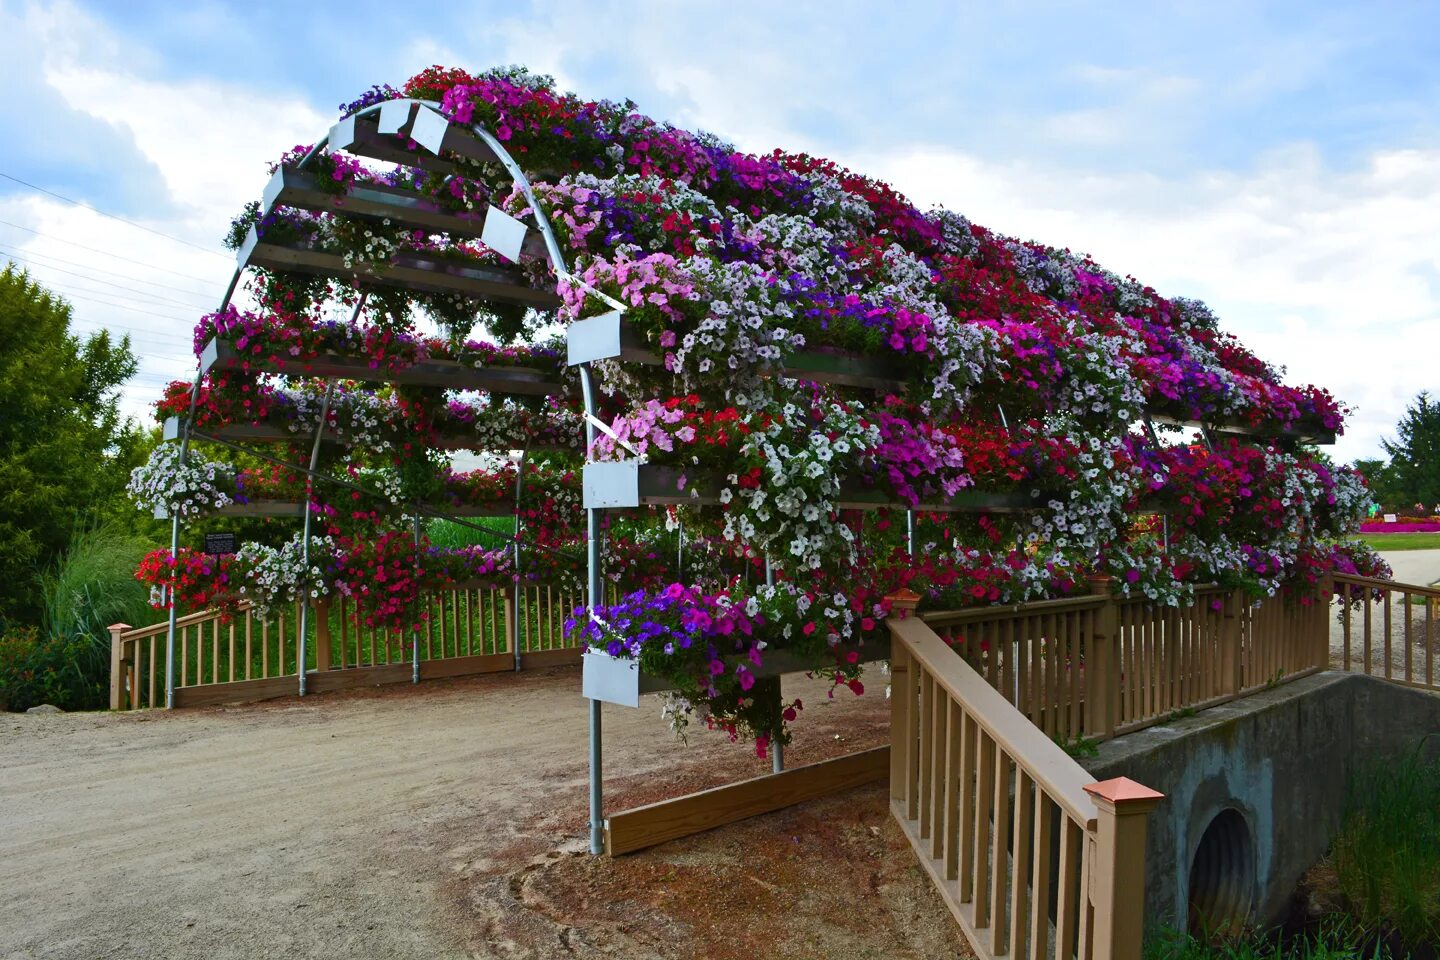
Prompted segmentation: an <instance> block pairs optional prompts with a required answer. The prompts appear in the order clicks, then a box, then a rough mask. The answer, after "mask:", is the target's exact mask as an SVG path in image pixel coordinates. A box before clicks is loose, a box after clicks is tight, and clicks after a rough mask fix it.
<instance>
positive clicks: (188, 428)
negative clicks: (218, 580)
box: [165, 97, 623, 806]
mask: <svg viewBox="0 0 1440 960" xmlns="http://www.w3.org/2000/svg"><path fill="white" fill-rule="evenodd" d="M397 103H403V104H406V105H409V106H410V107H411V115H412V116H413V115H414V113H415V111H416V110H420V109H426V110H431V111H434V112H435V113H437V114H438V115H440V116H442V117H444V115H443V114H440V112H439V111H438V110H436V109H435V104H434V103H433V102H431V101H425V100H418V99H414V98H409V97H405V98H396V99H394V100H387V101H383V102H381V103H375V104H371V105H370V106H368V107H363V108H361V109H360V110H357V111H355V112H354V113H353V114H350V115H349V117H363V116H368V115H371V114H374V113H378V112H379V111H380V110H382V109H383V108H384V107H385V106H386V104H397ZM346 119H348V117H347V118H346ZM445 119H446V122H447V124H449V123H453V121H450V120H449V118H445ZM469 130H470V132H471V133H472V134H474V135H475V136H476V137H478V138H479V139H480V140H481V141H482V142H484V143H485V145H486V146H487V147H489V148H490V150H491V151H492V152H493V153H494V154H495V156H496V158H497V159H499V161H500V163H501V165H502V166H503V167H504V168H505V170H506V172H507V173H509V174H510V177H511V179H512V180H513V181H514V183H515V185H516V186H518V187H519V188H520V190H521V192H522V193H523V194H524V195H525V199H526V201H527V202H528V203H529V205H530V210H531V213H532V215H533V217H534V220H535V226H536V229H538V230H539V231H540V235H541V237H542V239H543V240H544V243H545V250H546V254H547V256H548V257H549V260H550V266H551V269H552V270H553V271H554V273H555V277H556V282H557V285H558V284H559V283H560V282H562V281H568V282H571V283H575V284H578V285H579V286H580V287H581V288H582V289H584V290H586V291H587V292H588V293H590V294H592V295H595V296H598V297H600V298H601V299H603V300H604V301H605V302H606V303H607V304H608V305H610V306H611V307H613V308H616V309H623V304H621V303H619V302H618V301H616V300H614V299H612V298H611V297H608V296H606V295H605V294H603V293H601V292H600V291H598V290H595V289H594V288H592V287H590V286H589V285H588V284H586V283H584V282H583V281H582V280H580V278H578V277H576V276H574V275H573V274H572V273H571V272H570V269H569V266H568V265H567V264H566V262H565V258H564V255H563V254H562V253H561V250H560V245H559V242H558V241H557V240H556V239H555V233H554V230H553V229H552V228H551V226H550V221H549V218H548V217H546V215H545V211H544V208H543V207H541V205H540V203H539V201H538V199H537V198H536V196H535V191H534V189H533V188H532V187H531V185H530V180H529V178H528V177H527V176H526V175H525V173H524V171H523V170H521V169H520V166H519V164H517V163H516V162H515V160H514V158H513V157H511V156H510V153H509V151H508V150H506V149H505V147H504V145H503V144H502V143H501V142H500V141H499V140H497V139H496V138H495V137H494V136H492V135H491V134H490V132H489V131H488V130H486V129H485V128H484V127H483V126H481V125H480V124H471V125H470V127H469ZM329 142H330V134H329V132H328V131H327V132H326V134H325V135H324V136H323V137H321V138H320V139H319V140H318V141H317V142H316V143H315V144H314V145H313V146H311V148H310V149H309V150H308V151H307V152H306V153H305V156H304V157H302V158H301V159H300V161H299V162H298V163H297V164H296V169H297V170H303V169H304V168H305V167H306V166H307V165H309V163H310V162H311V161H312V160H313V159H314V158H315V157H316V156H318V155H319V154H320V152H321V151H322V150H324V149H325V148H326V147H327V146H328V145H329ZM246 267H247V264H243V263H242V264H239V265H237V266H236V268H235V271H234V273H233V274H232V275H231V277H230V282H229V284H228V285H227V286H226V288H225V293H224V296H222V297H221V299H220V305H219V307H218V308H217V310H224V309H225V308H227V307H228V306H230V304H231V302H232V301H233V299H234V297H235V291H236V290H237V289H238V287H239V285H240V278H241V277H242V276H243V275H244V273H245V270H246ZM365 301H366V295H365V293H364V291H361V292H360V298H359V300H358V302H357V303H356V306H355V310H354V313H353V314H352V316H351V320H352V322H354V320H355V319H356V318H357V317H358V316H359V313H360V310H361V309H362V308H363V307H364V304H365ZM202 379H203V374H202V372H201V369H200V367H199V365H198V364H197V367H196V372H195V381H194V383H193V384H192V385H191V388H190V403H189V405H188V407H187V408H186V412H185V416H184V418H183V419H182V420H181V422H180V430H179V441H180V454H179V465H180V467H182V468H183V467H184V466H185V463H186V461H187V459H188V457H189V453H190V440H191V438H192V436H193V434H194V433H195V430H194V426H195V411H196V408H197V406H198V405H199V398H200V385H201V381H202ZM589 379H590V378H589V370H588V368H586V369H583V370H582V371H581V382H582V385H583V386H584V387H585V388H586V398H587V402H586V412H587V419H590V418H593V414H594V407H593V404H592V403H591V402H590V399H591V396H592V394H591V392H590V390H589V385H590V384H589ZM330 394H331V388H327V390H326V396H325V402H324V403H323V404H322V408H321V415H320V421H319V423H317V425H316V430H315V437H314V441H313V445H312V448H311V455H310V463H309V469H308V470H307V471H305V477H306V502H305V508H304V510H305V512H304V534H303V536H304V542H303V545H302V551H303V556H304V558H305V563H306V566H307V567H308V565H309V552H310V537H309V531H310V520H311V499H312V493H313V484H314V480H315V478H316V476H317V472H316V470H315V467H316V464H317V458H318V456H319V452H320V443H321V438H322V434H323V433H324V429H325V420H326V417H327V414H328V407H329V399H330ZM587 430H588V436H587V439H588V441H589V442H591V443H593V442H594V429H593V427H591V426H589V424H588V423H587ZM521 475H522V476H523V456H522V471H521ZM520 492H521V491H520V489H519V488H518V486H517V490H516V506H517V510H518V507H519V496H520ZM419 526H420V511H419V510H418V509H417V510H416V513H415V517H414V532H415V536H416V537H417V541H418V536H419ZM179 552H180V516H179V514H178V512H177V513H176V515H175V516H173V517H171V518H170V556H171V560H172V563H173V562H174V560H175V558H176V557H177V556H178V555H179ZM591 553H592V555H593V554H594V541H593V540H592V542H591ZM514 557H515V561H516V564H517V566H516V574H517V575H518V572H519V568H518V563H519V558H520V544H519V526H518V520H517V527H516V536H515V538H514ZM593 559H594V558H593V556H592V563H591V567H592V568H593V567H594V566H595V564H594V562H593ZM172 569H173V570H174V573H173V575H172V577H171V582H170V588H169V603H168V607H169V610H168V616H167V627H166V635H165V654H166V656H165V706H166V708H167V709H173V708H174V706H175V663H176V659H175V635H176V626H177V624H176V620H177V618H178V608H177V605H176V602H177V586H178V582H179V571H178V567H174V568H172ZM517 583H518V581H517ZM517 589H518V587H517ZM597 597H598V592H595V593H592V597H591V604H590V605H591V607H592V608H593V607H594V605H595V599H596V598H597ZM306 607H307V605H306V604H305V603H303V602H302V603H301V618H300V623H299V629H300V638H299V643H298V644H297V657H296V661H297V662H296V673H297V674H298V688H299V689H298V692H299V695H300V696H302V697H303V696H305V694H306V669H305V667H306V664H305V660H306V658H307V656H308V649H307V645H306V636H305V634H306V630H307V628H308V623H307V620H306V616H305V614H306ZM517 617H518V604H517ZM515 649H516V653H515V656H516V663H517V669H518V664H519V645H518V643H517V644H516V647H515ZM411 650H412V660H413V666H412V680H414V681H418V679H419V635H418V633H416V634H415V635H414V636H413V637H412V642H411ZM596 707H598V704H597V703H592V733H593V737H598V732H599V716H598V710H596V709H593V708H596ZM593 737H592V739H593ZM592 756H593V757H596V758H598V753H597V752H596V750H594V749H592ZM596 765H597V767H598V759H597V761H596ZM592 806H593V805H592Z"/></svg>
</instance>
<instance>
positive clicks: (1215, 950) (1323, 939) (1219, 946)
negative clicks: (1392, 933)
mask: <svg viewBox="0 0 1440 960" xmlns="http://www.w3.org/2000/svg"><path fill="white" fill-rule="evenodd" d="M1390 956H1391V954H1390V951H1389V950H1387V949H1386V948H1385V947H1384V946H1383V945H1380V944H1376V943H1374V938H1373V937H1370V936H1367V935H1366V934H1364V933H1363V932H1362V931H1361V930H1360V929H1358V928H1357V927H1356V926H1355V925H1354V924H1351V923H1348V922H1346V921H1344V920H1343V919H1339V918H1333V919H1331V920H1330V921H1328V922H1327V923H1325V924H1324V925H1323V926H1322V927H1321V928H1320V929H1319V930H1318V931H1316V932H1313V933H1310V934H1305V935H1301V936H1293V937H1284V936H1280V935H1278V934H1267V935H1253V936H1249V937H1243V938H1240V939H1234V940H1225V941H1221V942H1219V943H1210V942H1209V941H1207V940H1204V939H1202V938H1199V937H1194V936H1190V935H1188V934H1181V933H1175V932H1173V931H1168V932H1166V933H1165V934H1163V935H1162V936H1159V937H1156V938H1154V939H1153V940H1151V941H1150V942H1148V943H1146V944H1145V960H1389V957H1390Z"/></svg>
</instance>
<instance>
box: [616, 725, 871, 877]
mask: <svg viewBox="0 0 1440 960" xmlns="http://www.w3.org/2000/svg"><path fill="white" fill-rule="evenodd" d="M889 775H890V748H889V747H875V748H874V749H872V750H865V751H863V752H861V753H852V754H850V755H849V756H844V757H837V758H835V759H834V760H825V761H822V762H820V763H812V764H809V765H808V766H804V767H795V768H794V769H791V770H786V771H785V772H784V773H772V774H769V775H767V776H763V777H755V778H754V779H752V780H742V781H740V782H739V783H731V784H726V785H725V786H723V787H715V788H713V789H710V790H702V791H700V792H699V793H692V794H689V795H687V796H683V797H676V798H675V799H673V800H662V801H660V802H659V803H651V804H646V805H645V806H643V807H636V808H635V809H634V810H626V811H624V812H623V813H617V814H615V815H613V816H611V817H610V818H609V819H608V820H607V821H606V823H605V851H606V852H607V853H608V854H610V855H611V856H612V857H614V856H619V855H620V854H624V853H632V852H633V851H636V850H643V849H645V848H646V847H653V846H655V845H656V844H658V843H664V842H666V841H667V840H677V839H679V838H680V837H688V836H690V835H691V834H695V833H702V832H704V831H706V830H711V829H714V828H715V827H719V826H723V825H725V824H727V823H734V822H735V821H737V820H744V819H746V818H748V817H754V816H758V815H760V814H762V813H771V812H773V811H775V810H782V809H784V808H785V807H789V806H793V805H794V804H797V803H804V802H805V801H807V800H815V799H818V798H819V797H824V796H828V795H830V794H832V793H839V792H841V791H842V790H849V789H850V788H852V787H858V786H862V785H864V784H867V783H873V782H875V781H876V780H884V779H885V778H886V777H887V776H889Z"/></svg>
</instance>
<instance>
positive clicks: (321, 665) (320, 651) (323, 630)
mask: <svg viewBox="0 0 1440 960" xmlns="http://www.w3.org/2000/svg"><path fill="white" fill-rule="evenodd" d="M314 611H315V669H316V670H329V669H330V601H329V600H317V601H315V604H314Z"/></svg>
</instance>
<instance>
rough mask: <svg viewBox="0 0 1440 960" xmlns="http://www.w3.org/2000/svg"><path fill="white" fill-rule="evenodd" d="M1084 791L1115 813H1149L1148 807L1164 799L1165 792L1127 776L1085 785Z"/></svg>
mask: <svg viewBox="0 0 1440 960" xmlns="http://www.w3.org/2000/svg"><path fill="white" fill-rule="evenodd" d="M1085 792H1086V793H1088V794H1090V796H1091V797H1092V798H1093V799H1094V800H1095V802H1096V803H1098V804H1100V805H1101V806H1103V807H1105V808H1106V809H1110V810H1114V811H1115V812H1117V813H1122V814H1130V813H1149V812H1150V809H1151V808H1152V807H1154V806H1155V804H1157V803H1159V802H1160V801H1161V800H1164V799H1165V794H1163V793H1160V792H1159V791H1158V790H1151V789H1150V788H1149V787H1147V786H1145V785H1144V784H1143V783H1136V782H1135V781H1134V780H1131V779H1130V778H1129V777H1115V778H1114V779H1113V780H1101V781H1099V782H1098V783H1088V784H1086V785H1085Z"/></svg>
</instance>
